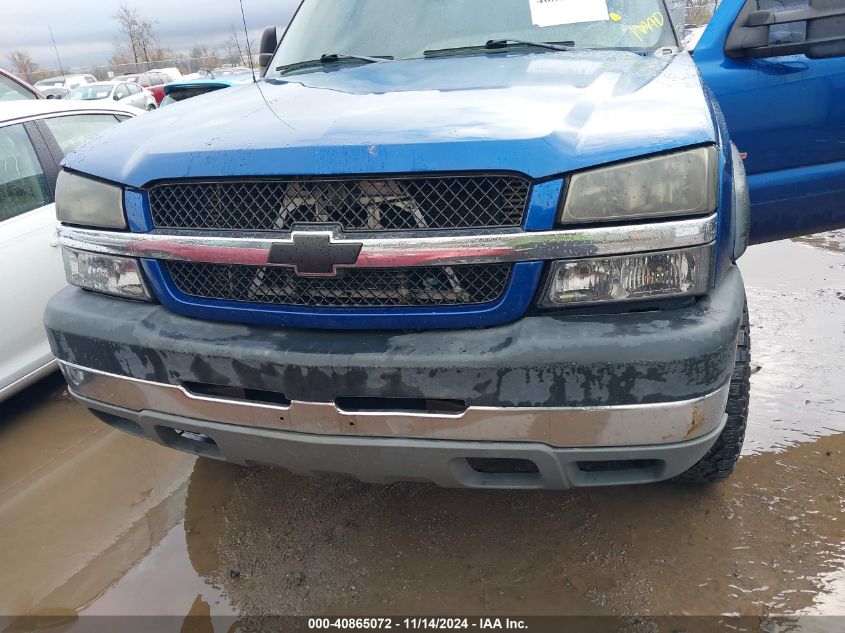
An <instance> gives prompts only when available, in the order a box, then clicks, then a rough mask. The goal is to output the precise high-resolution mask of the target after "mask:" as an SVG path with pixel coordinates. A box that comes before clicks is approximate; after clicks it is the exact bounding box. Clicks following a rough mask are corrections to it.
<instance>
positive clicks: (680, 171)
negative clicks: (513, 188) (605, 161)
mask: <svg viewBox="0 0 845 633" xmlns="http://www.w3.org/2000/svg"><path fill="white" fill-rule="evenodd" d="M718 164H719V161H718V154H717V153H716V148H715V147H714V146H712V145H711V146H708V147H699V148H696V149H692V150H687V151H683V152H676V153H674V154H665V155H663V156H657V157H655V158H647V159H644V160H638V161H633V162H628V163H621V164H619V165H612V166H610V167H602V168H600V169H594V170H591V171H585V172H581V173H579V174H575V175H574V176H572V178H571V179H570V182H569V187H568V191H567V193H566V200H565V202H564V205H563V213H562V214H561V217H560V221H561V222H562V223H564V224H567V223H577V222H612V221H615V220H632V219H636V218H659V217H664V216H676V215H695V214H703V213H712V212H713V211H715V210H716V189H717V182H718V178H717V176H718V173H717V172H718Z"/></svg>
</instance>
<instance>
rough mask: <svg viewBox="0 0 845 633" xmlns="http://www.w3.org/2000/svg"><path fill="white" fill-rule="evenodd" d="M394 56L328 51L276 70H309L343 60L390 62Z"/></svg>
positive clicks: (283, 72) (371, 62)
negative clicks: (316, 57) (318, 56)
mask: <svg viewBox="0 0 845 633" xmlns="http://www.w3.org/2000/svg"><path fill="white" fill-rule="evenodd" d="M392 59H393V58H392V57H389V56H386V57H370V56H369V55H355V54H347V53H326V54H324V55H321V56H320V58H319V59H309V60H306V61H302V62H296V63H293V64H285V65H283V66H277V67H276V72H277V73H279V74H282V75H283V74H285V73H288V72H294V71H297V70H307V69H308V68H315V67H317V66H325V65H327V64H336V63H338V62H343V61H348V60H352V61H362V62H364V63H365V64H382V63H384V62H389V61H391V60H392Z"/></svg>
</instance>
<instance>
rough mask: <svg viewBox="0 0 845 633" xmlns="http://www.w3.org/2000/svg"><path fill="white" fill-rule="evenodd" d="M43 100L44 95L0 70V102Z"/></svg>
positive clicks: (18, 78)
mask: <svg viewBox="0 0 845 633" xmlns="http://www.w3.org/2000/svg"><path fill="white" fill-rule="evenodd" d="M43 98H44V94H43V93H42V92H41V91H40V90H38V88H35V87H34V86H30V85H29V84H28V83H27V82H25V81H24V80H23V79H21V78H20V77H17V76H15V75H13V74H12V73H10V72H7V71H5V70H3V69H2V68H0V102H2V101H21V100H32V99H43Z"/></svg>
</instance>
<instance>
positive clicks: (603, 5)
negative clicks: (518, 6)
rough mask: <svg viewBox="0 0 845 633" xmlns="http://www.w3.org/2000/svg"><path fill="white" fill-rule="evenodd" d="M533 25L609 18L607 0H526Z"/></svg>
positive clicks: (575, 22) (605, 19)
mask: <svg viewBox="0 0 845 633" xmlns="http://www.w3.org/2000/svg"><path fill="white" fill-rule="evenodd" d="M528 4H529V6H530V7H531V20H532V21H533V22H534V26H560V25H561V24H577V23H578V22H600V21H607V20H610V12H609V11H608V10H607V0H528Z"/></svg>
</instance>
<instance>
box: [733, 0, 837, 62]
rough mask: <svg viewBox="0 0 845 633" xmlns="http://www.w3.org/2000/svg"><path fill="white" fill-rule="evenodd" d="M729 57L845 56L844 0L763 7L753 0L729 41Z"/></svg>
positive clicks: (738, 21) (824, 0)
mask: <svg viewBox="0 0 845 633" xmlns="http://www.w3.org/2000/svg"><path fill="white" fill-rule="evenodd" d="M725 53H726V54H727V55H728V56H729V57H758V58H759V57H780V56H782V55H802V54H803V55H806V56H807V57H809V58H810V59H823V58H830V57H845V5H843V2H842V0H809V6H806V7H799V8H794V9H790V8H784V9H782V10H775V9H760V5H759V0H749V2H747V3H746V4H745V6H744V7H743V9H742V11H740V13H739V16H737V19H736V22H735V23H734V26H733V28H732V29H731V32H730V34H728V38H727V40H726V42H725Z"/></svg>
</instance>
